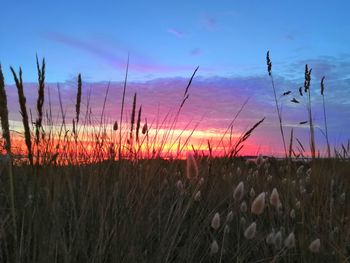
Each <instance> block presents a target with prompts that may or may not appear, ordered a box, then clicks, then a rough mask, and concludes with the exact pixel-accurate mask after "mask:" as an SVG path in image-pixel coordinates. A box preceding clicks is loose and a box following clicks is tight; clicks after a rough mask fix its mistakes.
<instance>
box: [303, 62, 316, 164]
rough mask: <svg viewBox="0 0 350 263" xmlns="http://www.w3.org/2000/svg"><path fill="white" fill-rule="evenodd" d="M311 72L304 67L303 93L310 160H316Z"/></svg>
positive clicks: (306, 66)
mask: <svg viewBox="0 0 350 263" xmlns="http://www.w3.org/2000/svg"><path fill="white" fill-rule="evenodd" d="M311 72H312V69H309V67H308V65H307V64H306V65H305V81H304V92H305V93H307V111H308V118H309V128H310V151H311V157H312V159H315V158H316V144H315V129H314V124H313V119H312V106H311V90H310V87H311Z"/></svg>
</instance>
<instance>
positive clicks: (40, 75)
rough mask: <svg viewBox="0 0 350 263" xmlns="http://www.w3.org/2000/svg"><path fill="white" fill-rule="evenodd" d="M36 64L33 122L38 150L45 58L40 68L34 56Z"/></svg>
mask: <svg viewBox="0 0 350 263" xmlns="http://www.w3.org/2000/svg"><path fill="white" fill-rule="evenodd" d="M36 66H37V71H38V99H37V103H36V109H37V112H38V118H37V119H36V122H35V142H36V145H37V150H38V151H39V147H38V145H39V140H40V129H42V121H43V106H44V100H45V59H44V58H43V60H42V63H41V69H40V65H39V60H38V56H36ZM37 157H38V156H37Z"/></svg>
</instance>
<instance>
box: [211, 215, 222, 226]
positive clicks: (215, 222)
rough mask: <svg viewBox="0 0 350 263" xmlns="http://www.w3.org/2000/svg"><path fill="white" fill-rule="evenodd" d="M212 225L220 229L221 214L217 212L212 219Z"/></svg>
mask: <svg viewBox="0 0 350 263" xmlns="http://www.w3.org/2000/svg"><path fill="white" fill-rule="evenodd" d="M211 227H212V228H214V229H215V230H218V229H219V227H220V214H219V213H215V215H214V217H213V219H212V220H211Z"/></svg>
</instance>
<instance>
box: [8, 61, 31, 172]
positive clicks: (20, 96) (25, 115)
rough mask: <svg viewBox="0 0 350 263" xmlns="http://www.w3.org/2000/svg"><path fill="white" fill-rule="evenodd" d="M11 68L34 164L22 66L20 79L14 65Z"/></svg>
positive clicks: (25, 134) (26, 140)
mask: <svg viewBox="0 0 350 263" xmlns="http://www.w3.org/2000/svg"><path fill="white" fill-rule="evenodd" d="M10 69H11V72H12V74H13V78H14V80H15V83H16V87H17V91H18V100H19V105H20V109H21V115H22V123H23V127H24V138H25V143H26V146H27V150H28V159H29V163H30V165H31V166H33V153H32V141H31V135H30V128H29V119H28V112H27V107H26V97H25V96H24V91H23V81H22V68H21V67H20V68H19V79H18V77H17V74H16V72H15V70H14V69H13V68H12V67H10Z"/></svg>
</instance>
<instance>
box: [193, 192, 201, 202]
mask: <svg viewBox="0 0 350 263" xmlns="http://www.w3.org/2000/svg"><path fill="white" fill-rule="evenodd" d="M194 200H195V201H197V202H198V201H200V200H201V191H198V192H197V193H196V194H195V195H194Z"/></svg>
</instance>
